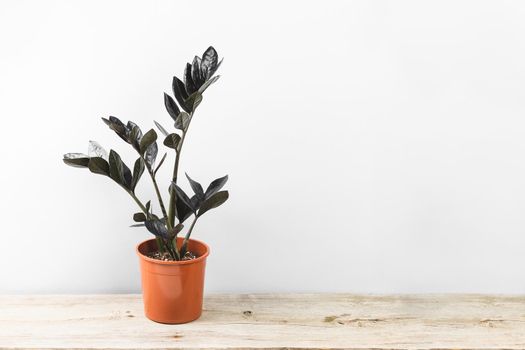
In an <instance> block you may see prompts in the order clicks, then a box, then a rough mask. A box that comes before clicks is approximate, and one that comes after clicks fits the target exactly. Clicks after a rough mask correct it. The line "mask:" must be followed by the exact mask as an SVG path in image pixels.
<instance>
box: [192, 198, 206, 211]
mask: <svg viewBox="0 0 525 350" xmlns="http://www.w3.org/2000/svg"><path fill="white" fill-rule="evenodd" d="M190 201H191V207H192V208H194V209H195V211H197V210H199V208H200V207H201V204H202V202H203V201H204V198H203V197H200V196H197V195H194V196H193V197H191V198H190Z"/></svg>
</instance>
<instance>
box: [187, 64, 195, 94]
mask: <svg viewBox="0 0 525 350" xmlns="http://www.w3.org/2000/svg"><path fill="white" fill-rule="evenodd" d="M184 85H185V86H186V91H187V92H188V93H189V94H192V93H194V92H195V91H197V87H196V86H195V83H194V82H193V79H192V78H191V64H189V63H186V69H185V70H184Z"/></svg>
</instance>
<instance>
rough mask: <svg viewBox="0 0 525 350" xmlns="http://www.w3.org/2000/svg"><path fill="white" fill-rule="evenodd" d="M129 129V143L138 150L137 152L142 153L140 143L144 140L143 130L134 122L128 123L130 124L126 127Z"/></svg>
mask: <svg viewBox="0 0 525 350" xmlns="http://www.w3.org/2000/svg"><path fill="white" fill-rule="evenodd" d="M126 128H127V135H128V142H129V143H130V144H131V145H132V146H133V148H135V150H137V152H140V141H141V140H142V130H140V128H139V126H138V125H137V124H135V123H133V122H132V121H128V124H127V126H126Z"/></svg>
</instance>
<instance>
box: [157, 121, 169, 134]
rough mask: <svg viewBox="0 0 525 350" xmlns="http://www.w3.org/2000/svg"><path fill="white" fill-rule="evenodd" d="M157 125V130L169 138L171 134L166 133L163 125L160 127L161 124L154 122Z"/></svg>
mask: <svg viewBox="0 0 525 350" xmlns="http://www.w3.org/2000/svg"><path fill="white" fill-rule="evenodd" d="M153 122H154V123H155V125H156V126H157V129H159V131H160V132H161V133H162V135H164V136H168V134H169V132H167V131H166V129H164V128H163V127H162V125H160V124H159V123H157V122H156V121H153Z"/></svg>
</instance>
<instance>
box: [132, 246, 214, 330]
mask: <svg viewBox="0 0 525 350" xmlns="http://www.w3.org/2000/svg"><path fill="white" fill-rule="evenodd" d="M181 244H182V238H177V245H178V246H179V247H180V245H181ZM156 250H157V243H156V241H155V239H150V240H147V241H144V242H142V243H140V244H139V245H138V246H137V255H138V256H139V260H140V273H141V276H142V297H143V300H144V312H145V314H146V317H147V318H149V319H150V320H152V321H155V322H160V323H168V324H177V323H187V322H190V321H193V320H196V319H198V318H199V317H200V315H201V313H202V297H203V292H204V273H205V269H206V258H207V257H208V254H209V252H210V250H209V247H208V246H207V245H206V244H204V243H203V242H200V241H197V240H193V239H190V240H189V242H188V250H189V251H191V252H192V253H194V254H195V255H196V256H197V258H196V259H193V260H186V261H162V260H157V259H152V258H149V257H148V256H147V254H148V253H151V252H154V251H156Z"/></svg>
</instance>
